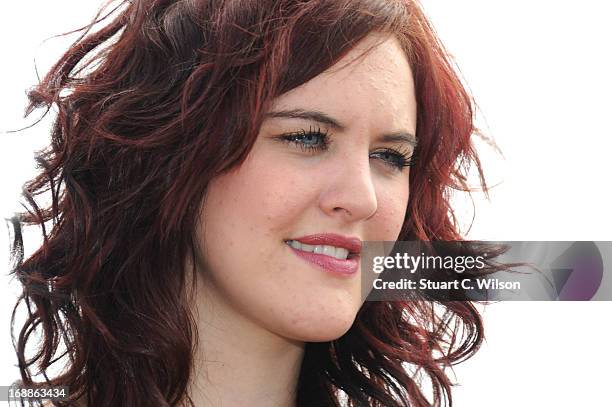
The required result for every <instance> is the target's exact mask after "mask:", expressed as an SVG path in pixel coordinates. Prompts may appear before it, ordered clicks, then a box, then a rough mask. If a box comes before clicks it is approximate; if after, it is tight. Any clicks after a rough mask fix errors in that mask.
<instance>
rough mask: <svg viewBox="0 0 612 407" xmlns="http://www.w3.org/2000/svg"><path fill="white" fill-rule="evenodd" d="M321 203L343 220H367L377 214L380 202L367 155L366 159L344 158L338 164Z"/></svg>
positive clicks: (329, 177)
mask: <svg viewBox="0 0 612 407" xmlns="http://www.w3.org/2000/svg"><path fill="white" fill-rule="evenodd" d="M319 206H320V207H321V209H322V210H323V211H324V212H325V213H326V214H328V215H329V216H332V217H340V218H342V220H343V221H357V220H366V219H369V218H370V217H372V216H373V215H374V214H375V213H376V210H377V209H378V201H377V198H376V189H375V187H374V183H373V179H372V173H371V171H370V163H369V158H368V157H367V155H366V156H365V157H364V159H355V158H354V157H350V158H349V157H344V159H339V160H337V162H336V163H334V165H333V168H330V171H329V176H327V182H326V183H325V188H324V190H323V192H322V194H321V195H320V202H319Z"/></svg>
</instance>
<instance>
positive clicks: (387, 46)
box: [196, 33, 416, 405]
mask: <svg viewBox="0 0 612 407" xmlns="http://www.w3.org/2000/svg"><path fill="white" fill-rule="evenodd" d="M372 46H375V47H373V48H371V47H372ZM370 48H371V49H370ZM368 49H370V50H369V52H367V53H365V54H363V52H364V51H366V50H368ZM288 111H292V112H295V111H300V112H312V111H314V112H319V113H323V114H324V115H325V116H326V117H329V118H332V119H333V120H335V121H336V122H337V124H339V125H340V126H334V125H332V124H330V123H323V122H321V121H317V120H314V119H312V118H303V117H283V115H282V114H281V115H277V116H278V117H274V116H275V115H274V114H270V115H269V116H268V117H267V118H266V120H265V121H264V123H263V125H262V127H261V130H260V133H259V136H258V139H257V141H256V142H255V144H254V146H253V149H252V150H251V152H250V154H249V156H248V158H247V159H246V161H245V162H244V163H243V164H242V165H241V166H240V167H239V168H236V169H234V170H232V171H231V172H229V173H227V174H224V175H222V176H219V177H217V178H216V179H214V180H213V181H212V183H211V184H210V185H209V188H208V192H207V197H206V200H205V201H204V203H203V205H202V211H201V220H200V222H199V224H198V227H197V238H198V245H199V248H200V250H199V253H198V257H197V261H198V264H197V266H198V268H199V269H200V270H201V273H200V275H201V277H200V278H201V281H199V284H201V286H200V291H199V298H198V310H199V312H198V315H199V316H198V318H199V319H200V320H199V328H198V329H199V335H200V338H201V343H202V345H203V348H204V349H206V353H205V354H203V355H201V358H200V359H201V361H207V360H208V361H209V360H215V361H222V362H223V363H221V362H219V363H218V364H208V365H206V364H205V363H204V362H202V363H204V364H203V365H202V367H204V368H205V369H206V370H207V374H208V378H207V379H206V381H205V383H207V384H210V383H213V386H212V387H216V388H217V389H218V394H217V395H216V396H215V395H213V396H211V397H212V399H213V400H217V397H218V400H222V399H224V400H225V403H226V404H223V405H232V402H230V401H227V400H228V399H227V398H224V397H225V396H223V393H224V392H225V391H226V390H227V391H231V389H229V388H228V389H223V385H224V383H231V384H232V386H233V387H234V391H233V393H234V394H242V395H243V396H244V395H245V394H247V395H248V394H249V390H248V389H247V388H244V389H241V390H236V383H242V384H244V386H245V387H248V383H251V384H252V385H253V386H256V384H254V383H252V380H255V379H252V378H251V379H245V378H243V379H242V380H241V381H238V382H237V381H236V380H237V375H240V373H237V371H236V369H239V370H240V372H244V374H245V375H247V374H248V372H252V373H255V372H259V375H261V376H264V378H265V377H266V374H265V372H266V369H269V370H270V371H271V372H274V373H277V372H279V371H282V372H285V373H286V374H285V375H283V376H281V375H280V374H279V376H278V377H287V381H286V382H283V383H277V385H279V386H281V387H282V388H284V389H288V388H291V386H294V385H295V384H296V383H297V372H298V371H299V360H300V357H301V355H302V352H303V343H304V342H314V341H329V340H333V339H336V338H338V337H340V336H342V335H343V334H344V333H346V331H347V330H348V329H349V328H350V327H351V325H352V323H353V321H354V319H355V316H356V315H357V312H358V310H359V308H360V307H361V305H362V298H361V285H360V272H357V274H356V275H351V276H349V277H347V276H339V275H337V274H334V273H330V272H326V271H324V270H322V269H320V268H317V267H316V266H314V265H312V264H311V263H308V262H306V261H305V260H303V259H302V258H300V257H298V256H296V255H295V254H294V253H293V251H292V250H291V249H290V247H289V246H288V245H287V244H286V243H285V241H286V240H288V239H292V238H296V237H300V236H305V235H311V234H320V233H336V234H340V235H344V236H349V237H357V238H359V239H361V240H362V241H367V240H378V241H382V240H387V241H389V240H395V239H396V238H397V237H398V235H399V232H400V229H401V226H402V223H403V221H404V216H405V212H406V206H407V203H408V195H409V188H408V182H409V167H407V166H406V167H403V168H398V167H397V166H396V165H395V164H396V163H397V162H398V157H397V155H392V154H391V155H390V154H389V150H392V151H398V152H403V153H410V152H411V150H412V149H413V147H412V146H411V145H410V144H408V143H406V142H401V141H397V140H395V141H393V140H391V141H390V140H383V139H381V137H382V136H383V135H385V134H396V133H398V132H402V133H409V134H415V130H416V101H415V96H414V84H413V80H412V73H411V69H410V66H409V64H408V62H407V59H406V57H405V55H404V53H403V51H402V49H401V48H400V45H399V42H398V41H397V40H396V39H395V38H394V37H386V36H382V35H381V34H376V33H375V34H370V35H369V36H368V37H366V38H365V39H364V40H363V41H361V42H360V43H359V44H358V45H357V46H356V47H355V48H354V49H352V50H351V51H350V52H349V53H348V54H347V55H346V56H345V57H344V58H343V59H342V60H341V61H340V62H338V63H337V64H336V65H334V66H333V67H332V68H331V69H329V70H328V71H326V72H324V73H322V74H320V75H319V76H317V77H315V78H313V79H312V80H310V81H309V82H307V83H305V84H303V85H302V86H299V87H298V88H295V89H293V90H291V91H289V92H288V93H285V94H284V95H282V96H280V97H279V98H277V99H276V100H275V101H274V104H273V106H272V109H271V112H270V113H274V112H288ZM311 130H316V131H318V132H320V133H321V134H324V135H325V138H326V143H328V144H327V147H326V148H325V149H319V150H316V151H315V150H307V149H306V148H304V144H307V145H308V146H319V145H321V144H322V142H321V139H322V138H321V137H319V136H313V135H311V136H304V135H305V134H306V133H307V132H309V131H311ZM300 132H301V133H300ZM287 134H290V135H291V134H293V135H295V134H302V136H301V137H297V139H298V140H299V143H298V142H288V141H287V140H286V139H283V137H285V138H286V136H287ZM294 139H295V138H294ZM300 143H301V144H300ZM408 156H409V154H408ZM275 357H276V359H278V360H277V361H275V362H273V363H274V365H273V366H272V365H270V364H271V363H272V362H271V361H270V360H271V359H274V358H275ZM233 363H236V364H238V366H233ZM231 368H233V370H232V369H231ZM275 377H276V376H275ZM196 380H197V379H196ZM259 385H262V386H265V384H261V383H260V384H259ZM238 386H239V387H240V386H241V384H238ZM268 386H269V384H268ZM201 387H206V386H205V385H204V384H202V386H201ZM209 387H210V386H209ZM279 391H281V390H280V389H274V390H273V389H268V391H263V390H261V391H260V393H257V394H255V393H252V394H250V396H245V397H253V398H256V397H263V399H264V400H268V399H266V398H265V397H268V395H270V394H277V393H278V392H279ZM261 392H263V393H265V394H262V393H261ZM253 398H251V399H250V401H251V402H253ZM242 401H245V400H242ZM233 402H234V403H235V404H236V405H239V403H240V401H238V400H235V399H234V400H233ZM279 403H280V404H282V403H281V402H279ZM280 404H279V405H280ZM253 405H254V404H253ZM266 405H267V404H266Z"/></svg>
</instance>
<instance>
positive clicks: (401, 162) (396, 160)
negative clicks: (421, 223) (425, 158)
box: [280, 127, 416, 171]
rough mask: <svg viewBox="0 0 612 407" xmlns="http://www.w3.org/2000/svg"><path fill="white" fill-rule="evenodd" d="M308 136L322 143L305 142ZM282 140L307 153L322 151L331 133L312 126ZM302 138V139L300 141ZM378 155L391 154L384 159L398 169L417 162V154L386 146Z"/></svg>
mask: <svg viewBox="0 0 612 407" xmlns="http://www.w3.org/2000/svg"><path fill="white" fill-rule="evenodd" d="M306 137H313V138H314V137H319V138H320V139H321V142H322V144H321V145H317V146H313V145H307V144H305V143H304V142H303V141H304V138H306ZM280 139H281V140H282V141H285V142H287V143H290V144H294V145H296V146H297V147H299V148H300V149H301V150H302V151H304V152H307V153H316V152H320V151H326V150H327V149H328V148H329V140H328V139H329V133H327V132H326V131H321V129H320V128H318V127H317V128H316V129H315V128H313V127H310V128H309V129H308V130H300V131H296V132H293V133H288V134H284V135H282V136H280ZM300 140H301V141H300ZM373 154H376V155H377V156H379V157H380V156H381V155H390V156H391V157H393V159H392V160H386V159H383V161H384V162H385V164H387V165H389V166H390V167H393V168H394V169H396V170H399V171H401V170H402V169H403V168H404V167H411V166H413V165H414V164H415V162H416V156H415V154H414V153H412V154H410V153H409V152H408V151H398V150H395V149H393V148H385V149H382V150H378V151H376V152H374V153H373Z"/></svg>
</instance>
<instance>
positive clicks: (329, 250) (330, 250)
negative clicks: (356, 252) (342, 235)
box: [287, 240, 349, 260]
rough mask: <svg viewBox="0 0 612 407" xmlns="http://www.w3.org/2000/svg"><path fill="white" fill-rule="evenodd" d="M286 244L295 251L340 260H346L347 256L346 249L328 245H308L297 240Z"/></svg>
mask: <svg viewBox="0 0 612 407" xmlns="http://www.w3.org/2000/svg"><path fill="white" fill-rule="evenodd" d="M287 243H288V244H289V246H291V247H293V248H294V249H297V250H303V251H305V252H312V253H317V254H324V255H326V256H330V257H335V258H336V259H340V260H346V258H347V257H348V255H349V251H348V249H345V248H344V247H335V246H328V245H310V244H305V243H301V242H298V241H297V240H288V241H287Z"/></svg>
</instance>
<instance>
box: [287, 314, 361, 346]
mask: <svg viewBox="0 0 612 407" xmlns="http://www.w3.org/2000/svg"><path fill="white" fill-rule="evenodd" d="M354 321H355V314H350V315H337V314H336V315H333V316H330V315H321V316H319V317H318V318H313V319H312V320H311V321H310V322H305V321H304V322H303V323H290V326H289V327H288V331H289V332H288V335H287V336H288V337H290V338H292V339H295V340H299V341H301V342H329V341H333V340H335V339H338V338H340V337H341V336H342V335H344V334H345V333H347V332H348V330H349V329H350V328H351V326H353V322H354Z"/></svg>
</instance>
